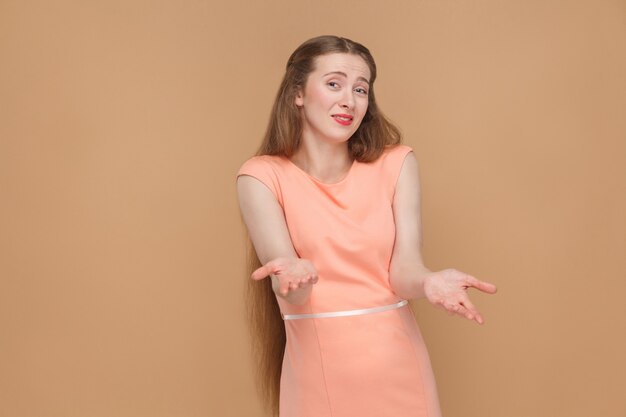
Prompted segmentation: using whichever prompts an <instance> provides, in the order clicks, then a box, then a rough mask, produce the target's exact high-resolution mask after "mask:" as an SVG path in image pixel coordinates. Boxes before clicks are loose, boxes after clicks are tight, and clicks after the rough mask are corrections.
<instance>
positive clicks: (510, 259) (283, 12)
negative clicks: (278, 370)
mask: <svg viewBox="0 0 626 417" xmlns="http://www.w3.org/2000/svg"><path fill="white" fill-rule="evenodd" d="M320 34H338V35H341V36H346V37H349V38H352V39H354V40H357V41H359V42H362V43H364V44H365V45H366V46H368V47H369V48H370V50H371V51H372V53H373V54H374V56H375V58H376V60H377V63H378V66H379V73H380V77H379V80H378V82H377V87H376V88H377V95H378V98H379V101H380V105H381V107H382V108H383V110H384V111H385V112H386V113H387V114H388V115H389V116H390V117H391V118H392V120H394V121H395V122H396V123H397V124H398V125H399V126H400V127H401V128H402V131H403V133H404V135H405V143H407V144H408V145H410V146H412V147H413V148H414V149H415V150H416V155H417V157H418V160H419V161H420V164H421V173H422V182H423V183H422V186H423V198H424V203H423V205H424V206H423V223H424V238H425V249H424V251H425V258H426V260H427V263H428V265H429V266H430V267H431V268H433V269H439V268H445V267H455V268H458V269H461V270H464V271H467V272H470V273H472V274H474V275H476V276H477V277H479V278H482V279H485V280H488V281H492V282H494V283H496V284H497V285H498V287H499V293H498V295H496V296H486V295H481V294H478V293H475V292H474V293H473V295H472V297H473V299H474V300H475V301H476V304H477V305H478V306H479V308H480V309H481V310H482V311H483V313H484V316H485V318H486V324H485V325H484V326H482V327H481V326H478V325H476V324H475V323H472V322H469V321H466V320H462V319H460V318H456V317H452V316H448V315H447V314H445V313H443V312H442V311H440V310H436V309H434V308H431V307H430V306H428V305H426V304H425V303H423V302H422V301H420V302H417V303H416V306H417V308H416V311H417V315H418V319H419V322H420V325H421V327H422V329H423V332H424V334H425V338H426V340H427V344H428V347H429V350H430V352H431V357H432V361H433V366H434V369H435V373H436V376H437V380H438V386H439V392H440V397H441V401H442V407H443V410H444V413H445V416H447V417H455V416H459V417H460V416H463V417H485V416H487V417H489V416H495V417H531V416H532V417H540V416H546V417H548V416H550V417H553V416H568V417H578V416H580V417H583V416H585V417H588V416H594V417H595V416H611V417H613V416H614V417H618V416H620V417H623V416H626V400H625V399H624V398H625V397H624V393H625V392H626V384H625V382H624V375H625V372H626V364H625V359H624V352H625V351H626V340H625V336H624V334H625V333H626V332H625V330H626V307H625V302H624V292H625V290H626V283H625V281H626V280H625V278H626V274H625V272H624V271H625V270H626V261H625V257H624V255H625V251H626V215H625V214H626V187H625V184H626V145H625V144H626V3H625V2H624V1H591V0H590V1H544V0H542V1H502V0H490V1H461V0H457V1H444V0H440V1H435V0H432V1H398V2H394V1H389V2H387V3H386V4H384V3H383V2H382V1H380V2H379V1H363V0H358V1H357V0H344V1H341V2H335V1H326V0H324V1H319V0H318V1H267V2H260V1H259V2H253V1H249V2H233V3H227V2H208V1H191V0H189V1H184V2H183V1H100V2H84V1H75V2H63V1H59V2H47V1H38V2H37V1H28V2H23V1H6V0H3V1H0V118H1V120H0V199H1V200H0V416H2V417H30V416H81V417H82V416H92V417H99V416H120V417H122V416H150V417H159V416H172V417H174V416H176V417H179V416H261V415H262V414H261V412H260V411H259V402H258V400H257V398H256V397H255V393H254V389H253V386H252V377H251V363H250V360H249V357H248V353H249V352H248V344H247V339H246V333H245V328H244V324H243V309H242V305H241V303H242V301H241V293H242V288H243V282H244V280H245V279H246V277H245V276H244V234H243V225H242V223H241V219H240V217H239V214H238V206H237V200H236V195H235V173H236V171H237V169H238V168H239V166H240V165H241V163H242V162H243V161H244V160H245V159H246V158H248V157H249V156H251V155H252V153H253V151H254V150H255V149H256V147H257V146H258V144H259V143H260V140H261V135H262V133H263V131H264V129H265V124H266V122H267V118H268V115H269V111H270V106H271V103H272V100H273V98H274V94H275V91H276V89H277V87H278V83H279V80H280V77H281V76H282V70H283V67H284V64H285V62H286V60H287V58H288V56H289V54H290V53H291V52H292V51H293V49H295V48H296V47H297V46H298V45H299V44H300V43H301V42H302V41H304V40H306V39H308V38H310V37H312V36H316V35H320Z"/></svg>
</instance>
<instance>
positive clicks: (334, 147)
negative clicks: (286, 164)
mask: <svg viewBox="0 0 626 417" xmlns="http://www.w3.org/2000/svg"><path fill="white" fill-rule="evenodd" d="M290 160H291V161H292V162H293V163H294V164H296V165H297V166H298V167H300V169H302V170H304V171H305V172H307V173H309V175H311V176H313V177H315V178H317V179H319V180H320V181H323V182H336V181H339V180H341V179H342V178H344V177H345V176H346V174H347V173H348V171H349V170H350V167H351V166H352V162H353V161H352V158H351V157H350V153H349V152H348V143H347V142H342V143H328V142H320V141H312V140H307V139H306V137H305V136H304V135H303V137H302V141H301V142H300V147H299V148H298V149H297V150H296V152H295V153H294V154H293V155H292V156H291V158H290Z"/></svg>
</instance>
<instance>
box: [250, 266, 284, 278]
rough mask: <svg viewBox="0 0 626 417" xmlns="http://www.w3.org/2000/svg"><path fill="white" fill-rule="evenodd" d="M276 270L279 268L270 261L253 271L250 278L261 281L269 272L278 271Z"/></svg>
mask: <svg viewBox="0 0 626 417" xmlns="http://www.w3.org/2000/svg"><path fill="white" fill-rule="evenodd" d="M276 270H277V268H276V267H275V266H274V265H273V264H272V263H271V262H268V263H266V264H265V265H263V266H262V267H260V268H258V269H256V270H255V271H254V272H253V273H252V275H251V276H250V278H252V279H253V280H255V281H259V280H262V279H263V278H265V277H267V276H268V275H269V274H272V273H274V272H276Z"/></svg>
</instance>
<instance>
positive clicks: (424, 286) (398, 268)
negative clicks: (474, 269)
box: [389, 152, 497, 324]
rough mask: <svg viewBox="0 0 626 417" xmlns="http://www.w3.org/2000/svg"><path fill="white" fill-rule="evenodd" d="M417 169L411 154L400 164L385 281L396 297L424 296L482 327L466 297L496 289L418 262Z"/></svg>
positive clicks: (463, 275)
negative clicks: (470, 291)
mask: <svg viewBox="0 0 626 417" xmlns="http://www.w3.org/2000/svg"><path fill="white" fill-rule="evenodd" d="M420 194H421V192H420V183H419V170H418V165H417V160H416V159H415V155H414V154H413V153H412V152H410V153H409V154H408V155H407V156H406V158H405V160H404V163H403V165H402V168H401V171H400V175H399V177H398V181H397V184H396V191H395V195H394V200H393V203H392V205H393V213H394V221H395V224H396V243H395V246H394V249H393V254H392V259H391V264H390V267H389V281H390V284H391V287H392V289H393V291H394V292H395V293H396V294H397V295H399V296H400V297H403V298H406V299H411V298H421V297H426V298H427V299H428V301H429V302H430V303H432V304H434V305H436V306H440V307H443V308H444V309H445V310H447V311H448V312H450V313H454V314H458V315H460V316H462V317H465V318H467V319H469V320H475V321H476V322H477V323H479V324H483V322H484V320H483V318H482V316H481V315H480V313H479V312H478V310H477V309H476V307H475V306H474V305H473V304H472V302H471V301H470V299H469V297H468V295H467V289H468V288H470V287H473V288H476V289H478V290H480V291H483V292H486V293H488V294H495V293H496V291H497V288H496V286H495V285H493V284H490V283H488V282H484V281H480V280H478V279H476V278H474V277H473V276H471V275H468V274H466V273H464V272H461V271H457V270H456V269H444V270H442V271H435V272H433V271H430V270H429V269H428V268H426V267H425V266H424V262H423V261H422V254H421V247H422V229H421V210H420V205H421V203H420Z"/></svg>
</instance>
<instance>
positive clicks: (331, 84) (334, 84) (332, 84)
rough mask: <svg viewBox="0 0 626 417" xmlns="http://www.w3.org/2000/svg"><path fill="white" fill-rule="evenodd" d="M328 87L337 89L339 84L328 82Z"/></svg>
mask: <svg viewBox="0 0 626 417" xmlns="http://www.w3.org/2000/svg"><path fill="white" fill-rule="evenodd" d="M328 85H330V86H331V87H334V86H337V87H338V86H339V84H338V83H337V82H336V81H330V82H328Z"/></svg>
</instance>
